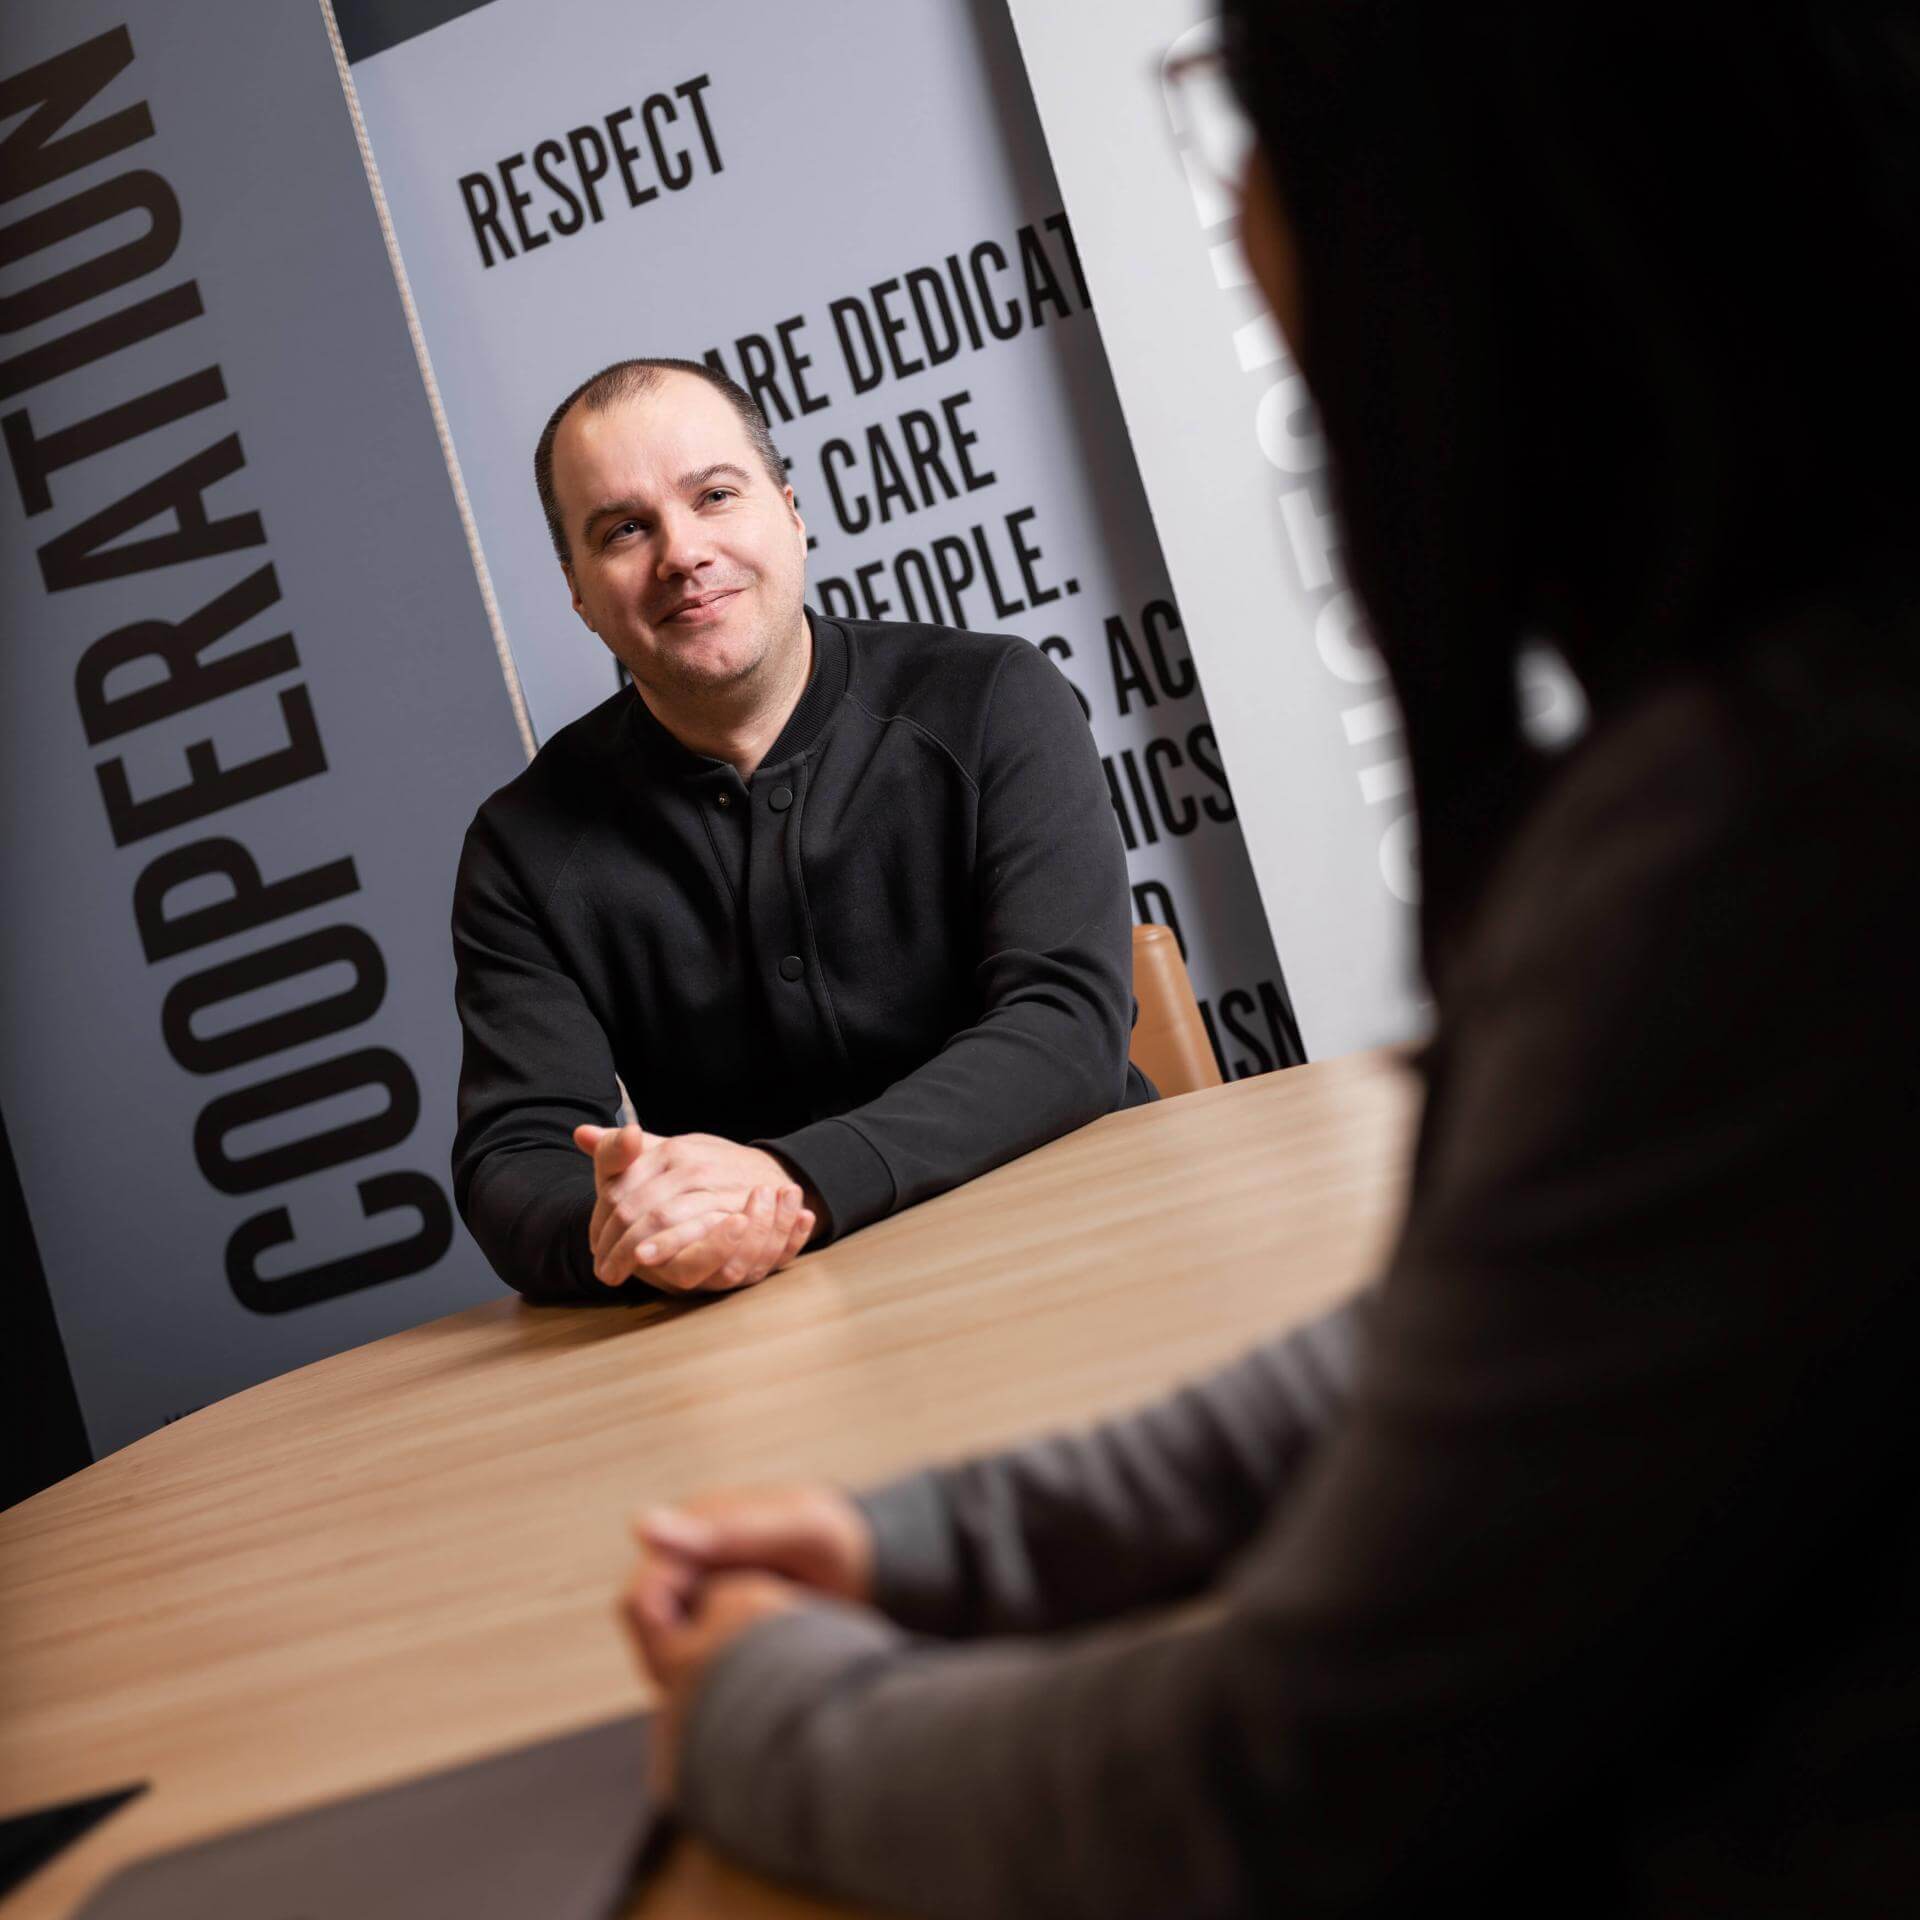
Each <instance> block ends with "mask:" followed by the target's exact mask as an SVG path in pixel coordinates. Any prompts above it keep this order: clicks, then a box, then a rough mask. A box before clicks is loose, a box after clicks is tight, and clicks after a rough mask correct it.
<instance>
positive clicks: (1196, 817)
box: [1141, 738, 1200, 840]
mask: <svg viewBox="0 0 1920 1920" xmlns="http://www.w3.org/2000/svg"><path fill="white" fill-rule="evenodd" d="M1141 757H1142V758H1143V759H1144V760H1145V761H1146V764H1147V781H1148V783H1149V785H1151V786H1152V788H1153V797H1154V799H1155V800H1157V801H1158V802H1159V803H1160V818H1161V820H1162V821H1163V822H1164V823H1165V825H1166V829H1167V831H1168V832H1169V833H1170V834H1172V835H1173V837H1174V838H1175V839H1176V840H1179V839H1184V838H1185V837H1186V835H1188V834H1190V833H1191V832H1192V831H1193V830H1194V828H1195V827H1197V826H1198V825H1199V824H1200V809H1199V808H1198V807H1197V806H1195V805H1194V802H1193V798H1192V796H1191V795H1188V794H1183V795H1182V796H1181V797H1180V799H1178V800H1175V799H1174V797H1173V795H1172V794H1171V793H1169V792H1168V791H1167V769H1168V768H1169V767H1184V766H1185V765H1186V764H1187V763H1186V762H1185V761H1184V760H1183V759H1182V758H1181V757H1180V749H1179V748H1178V747H1177V746H1175V745H1174V743H1173V742H1172V741H1171V740H1167V739H1164V738H1163V739H1158V740H1149V741H1148V742H1147V745H1146V750H1145V752H1144V753H1143V755H1142V756H1141Z"/></svg>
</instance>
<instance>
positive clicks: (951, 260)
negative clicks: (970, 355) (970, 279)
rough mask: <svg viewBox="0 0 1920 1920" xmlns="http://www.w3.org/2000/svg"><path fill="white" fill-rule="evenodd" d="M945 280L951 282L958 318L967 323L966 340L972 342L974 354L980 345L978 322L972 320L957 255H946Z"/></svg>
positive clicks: (964, 278) (968, 295)
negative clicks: (956, 303)
mask: <svg viewBox="0 0 1920 1920" xmlns="http://www.w3.org/2000/svg"><path fill="white" fill-rule="evenodd" d="M947 278H948V279H949V280H951V281H952V282H953V297H954V299H955V300H956V301H957V302H958V303H959V307H960V317H961V319H963V320H964V321H965V322H966V323H967V338H968V339H969V340H971V341H972V342H973V346H974V350H975V352H978V351H979V349H980V347H981V345H982V344H983V343H982V340H981V335H980V322H979V321H978V320H977V319H975V318H974V312H973V299H972V296H971V295H970V294H969V293H968V292H967V281H966V276H965V274H963V273H962V272H961V270H960V256H959V255H958V254H957V253H950V254H948V255H947Z"/></svg>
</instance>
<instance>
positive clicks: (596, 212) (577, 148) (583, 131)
mask: <svg viewBox="0 0 1920 1920" xmlns="http://www.w3.org/2000/svg"><path fill="white" fill-rule="evenodd" d="M567 146H568V148H569V149H570V150H571V151H572V154H573V170H574V172H575V173H577V174H578V175H579V176H580V191H581V192H582V193H583V194H584V195H585V196H586V201H587V211H588V212H589V213H590V214H592V215H593V224H594V225H595V226H596V227H597V226H598V225H599V224H600V222H601V221H602V220H604V219H605V218H606V217H607V216H606V212H605V210H604V209H603V208H602V207H601V205H600V189H599V186H598V184H597V183H598V182H600V181H602V180H604V179H605V178H606V177H607V169H608V168H609V167H610V166H611V165H612V164H613V162H612V161H611V160H609V159H608V158H607V143H606V142H605V141H604V140H602V139H601V138H600V130H599V129H598V128H597V127H575V128H574V129H573V130H572V131H571V132H570V133H569V134H568V135H567ZM589 149H591V150H592V153H593V160H592V163H591V164H589V163H588V160H587V153H588V150H589ZM502 171H503V172H504V171H505V169H504V168H503V169H502Z"/></svg>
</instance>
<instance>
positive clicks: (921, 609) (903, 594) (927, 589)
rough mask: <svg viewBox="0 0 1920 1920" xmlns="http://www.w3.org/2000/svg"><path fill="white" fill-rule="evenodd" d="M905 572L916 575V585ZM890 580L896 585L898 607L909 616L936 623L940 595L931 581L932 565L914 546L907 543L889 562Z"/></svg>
mask: <svg viewBox="0 0 1920 1920" xmlns="http://www.w3.org/2000/svg"><path fill="white" fill-rule="evenodd" d="M909 574H917V575H918V576H919V581H918V584H917V585H916V584H915V582H914V581H913V580H912V579H909V578H908V576H909ZM893 584H894V586H895V587H896V588H898V589H899V593H900V598H901V601H902V602H903V607H902V611H903V612H904V613H905V614H906V616H907V618H908V619H909V620H919V621H924V622H925V623H926V624H928V625H930V626H938V625H939V624H940V595H939V592H938V591H937V590H936V588H935V586H934V584H933V569H932V567H930V566H929V565H928V564H927V556H926V555H925V554H924V553H922V552H921V551H920V549H919V548H918V547H908V548H907V549H906V550H905V551H904V552H903V553H901V555H900V557H899V558H898V559H897V560H895V561H894V563H893Z"/></svg>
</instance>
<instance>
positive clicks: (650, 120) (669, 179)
mask: <svg viewBox="0 0 1920 1920" xmlns="http://www.w3.org/2000/svg"><path fill="white" fill-rule="evenodd" d="M640 113H641V116H642V120H643V123H644V124H645V126H646V129H647V145H648V146H650V147H651V148H652V149H653V165H654V171H655V172H656V173H658V174H659V176H660V180H661V184H662V185H663V186H665V187H666V189H667V191H668V192H669V193H678V192H679V191H680V189H681V188H682V187H684V186H685V185H686V184H687V182H688V181H689V180H691V179H692V178H693V162H692V160H690V159H689V158H688V157H687V150H686V148H685V147H681V148H680V149H679V150H678V152H677V154H676V155H675V156H674V159H673V160H672V161H669V160H668V157H667V150H666V148H665V147H664V146H662V145H661V143H660V122H661V120H662V118H665V119H668V120H677V119H679V117H680V112H679V109H678V108H677V107H675V105H674V104H673V102H672V101H671V100H670V99H668V97H667V96H666V95H665V94H664V93H653V94H649V95H648V96H647V98H646V99H645V100H644V101H642V102H641V105H640Z"/></svg>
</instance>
